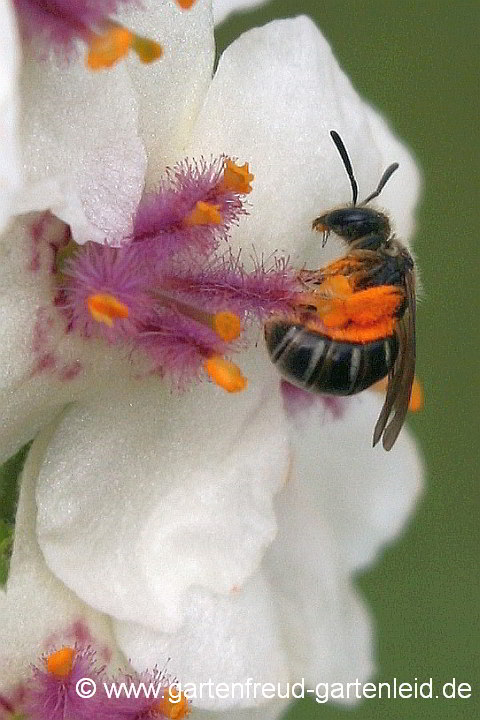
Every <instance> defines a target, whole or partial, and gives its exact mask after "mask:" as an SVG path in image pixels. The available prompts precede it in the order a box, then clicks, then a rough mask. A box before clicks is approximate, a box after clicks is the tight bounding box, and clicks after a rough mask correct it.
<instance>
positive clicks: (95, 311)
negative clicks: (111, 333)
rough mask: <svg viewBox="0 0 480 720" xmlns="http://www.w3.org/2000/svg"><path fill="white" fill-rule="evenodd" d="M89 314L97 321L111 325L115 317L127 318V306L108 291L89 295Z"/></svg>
mask: <svg viewBox="0 0 480 720" xmlns="http://www.w3.org/2000/svg"><path fill="white" fill-rule="evenodd" d="M87 306H88V310H89V312H90V315H91V316H92V317H93V319H94V320H96V321H97V322H99V323H104V324H105V325H108V327H113V321H114V320H115V319H116V318H127V317H128V307H127V306H126V305H125V304H124V303H122V302H120V300H117V298H116V297H114V296H113V295H109V294H108V293H97V294H96V295H90V296H89V297H88V299H87Z"/></svg>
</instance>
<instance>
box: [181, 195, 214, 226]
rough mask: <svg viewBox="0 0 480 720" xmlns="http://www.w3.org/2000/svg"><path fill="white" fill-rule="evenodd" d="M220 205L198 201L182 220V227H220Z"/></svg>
mask: <svg viewBox="0 0 480 720" xmlns="http://www.w3.org/2000/svg"><path fill="white" fill-rule="evenodd" d="M221 223H222V216H221V214H220V205H212V204H211V203H207V202H203V201H202V200H199V201H198V202H197V203H195V207H194V208H193V210H192V211H191V212H190V213H189V214H188V215H187V217H186V218H185V220H184V225H187V226H191V225H221Z"/></svg>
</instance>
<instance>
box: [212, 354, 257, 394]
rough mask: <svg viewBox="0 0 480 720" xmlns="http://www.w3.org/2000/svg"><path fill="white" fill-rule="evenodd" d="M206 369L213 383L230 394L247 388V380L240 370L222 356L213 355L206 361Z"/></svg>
mask: <svg viewBox="0 0 480 720" xmlns="http://www.w3.org/2000/svg"><path fill="white" fill-rule="evenodd" d="M204 368H205V371H206V373H207V374H208V376H209V377H210V378H211V379H212V380H213V382H214V383H216V384H217V385H219V386H220V387H221V388H223V389H224V390H226V391H227V392H229V393H236V392H241V391H242V390H245V388H246V387H247V379H246V378H245V377H243V375H242V373H241V371H240V368H239V367H238V366H237V365H235V364H234V363H232V362H230V361H229V360H226V359H225V358H223V357H221V356H220V355H212V356H211V357H209V358H208V359H207V360H205V363H204Z"/></svg>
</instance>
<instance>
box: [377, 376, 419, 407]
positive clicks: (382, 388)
mask: <svg viewBox="0 0 480 720" xmlns="http://www.w3.org/2000/svg"><path fill="white" fill-rule="evenodd" d="M387 385H388V380H387V378H383V380H379V381H378V382H377V383H375V385H372V389H373V390H376V391H377V392H382V393H383V392H386V390H387ZM423 406H424V393H423V387H422V383H421V382H420V380H417V378H416V377H415V378H414V380H413V385H412V392H411V395H410V402H409V405H408V409H409V410H410V412H419V411H420V410H423Z"/></svg>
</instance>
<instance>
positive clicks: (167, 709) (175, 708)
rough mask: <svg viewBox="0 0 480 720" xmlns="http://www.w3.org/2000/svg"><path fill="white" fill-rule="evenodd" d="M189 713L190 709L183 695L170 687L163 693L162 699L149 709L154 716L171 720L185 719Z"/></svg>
mask: <svg viewBox="0 0 480 720" xmlns="http://www.w3.org/2000/svg"><path fill="white" fill-rule="evenodd" d="M189 711H190V708H189V706H188V699H187V697H186V695H185V693H183V692H181V691H180V690H177V689H176V688H175V687H172V686H170V687H169V688H168V689H167V690H166V691H165V694H164V696H163V698H162V699H161V700H159V701H158V702H156V703H155V704H154V705H153V706H152V707H151V712H152V713H153V714H154V715H161V716H162V717H166V718H172V720H182V718H184V717H187V715H188V713H189Z"/></svg>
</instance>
